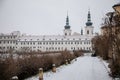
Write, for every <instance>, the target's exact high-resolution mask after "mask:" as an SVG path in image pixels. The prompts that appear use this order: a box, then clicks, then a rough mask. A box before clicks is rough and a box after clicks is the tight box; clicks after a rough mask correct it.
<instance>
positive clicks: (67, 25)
mask: <svg viewBox="0 0 120 80" xmlns="http://www.w3.org/2000/svg"><path fill="white" fill-rule="evenodd" d="M65 29H70V25H69V16H68V11H67V18H66V25H65Z"/></svg>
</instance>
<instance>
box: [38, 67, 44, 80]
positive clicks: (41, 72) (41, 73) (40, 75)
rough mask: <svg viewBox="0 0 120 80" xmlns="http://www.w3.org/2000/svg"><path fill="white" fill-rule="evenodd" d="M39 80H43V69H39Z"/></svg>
mask: <svg viewBox="0 0 120 80" xmlns="http://www.w3.org/2000/svg"><path fill="white" fill-rule="evenodd" d="M39 80H43V68H39Z"/></svg>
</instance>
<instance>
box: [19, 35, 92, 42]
mask: <svg viewBox="0 0 120 80" xmlns="http://www.w3.org/2000/svg"><path fill="white" fill-rule="evenodd" d="M91 38H92V37H91V36H84V35H71V36H64V35H43V36H42V35H41V36H35V35H34V36H33V35H32V36H31V35H30V36H21V37H19V41H48V40H49V41H52V40H58V41H59V40H84V39H88V40H89V39H91Z"/></svg>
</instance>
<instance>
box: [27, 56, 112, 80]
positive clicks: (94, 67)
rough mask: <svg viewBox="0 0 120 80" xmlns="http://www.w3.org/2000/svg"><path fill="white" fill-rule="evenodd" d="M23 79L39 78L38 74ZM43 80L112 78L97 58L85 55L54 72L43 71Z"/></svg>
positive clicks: (106, 79)
mask: <svg viewBox="0 0 120 80" xmlns="http://www.w3.org/2000/svg"><path fill="white" fill-rule="evenodd" d="M104 64H105V62H104ZM25 80H39V76H38V75H36V76H33V77H30V78H28V79H25ZM44 80H112V78H111V77H109V75H108V72H107V69H106V68H105V65H103V62H101V60H100V59H99V58H97V57H91V56H88V55H85V56H82V57H79V58H77V61H74V60H73V61H72V63H71V64H68V65H62V66H61V67H58V68H57V72H56V73H53V72H51V71H48V72H45V73H44Z"/></svg>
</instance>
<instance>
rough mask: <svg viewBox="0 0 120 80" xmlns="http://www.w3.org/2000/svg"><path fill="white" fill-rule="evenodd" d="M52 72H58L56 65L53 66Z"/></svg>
mask: <svg viewBox="0 0 120 80" xmlns="http://www.w3.org/2000/svg"><path fill="white" fill-rule="evenodd" d="M52 72H56V65H55V64H53V65H52Z"/></svg>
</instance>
